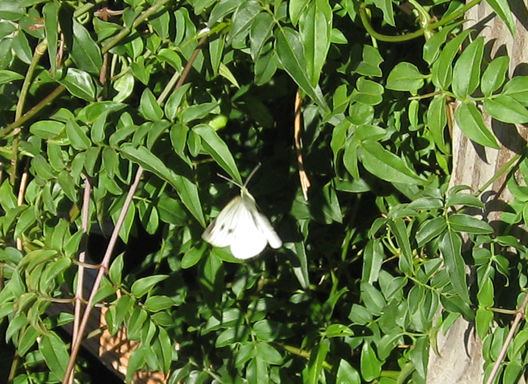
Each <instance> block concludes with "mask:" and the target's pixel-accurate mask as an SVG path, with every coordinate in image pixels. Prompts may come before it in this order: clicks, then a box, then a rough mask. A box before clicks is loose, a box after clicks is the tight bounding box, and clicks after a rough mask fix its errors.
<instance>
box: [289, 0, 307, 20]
mask: <svg viewBox="0 0 528 384" xmlns="http://www.w3.org/2000/svg"><path fill="white" fill-rule="evenodd" d="M309 2H310V0H291V1H288V13H289V14H290V19H291V22H292V24H293V25H297V23H298V22H299V19H300V18H301V16H302V14H303V13H304V12H305V10H306V7H307V6H308V3H309Z"/></svg>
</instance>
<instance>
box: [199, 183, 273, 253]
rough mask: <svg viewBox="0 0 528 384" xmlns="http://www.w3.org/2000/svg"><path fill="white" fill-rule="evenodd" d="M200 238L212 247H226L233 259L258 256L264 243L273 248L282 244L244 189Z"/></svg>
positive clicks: (264, 245)
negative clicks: (228, 248)
mask: <svg viewBox="0 0 528 384" xmlns="http://www.w3.org/2000/svg"><path fill="white" fill-rule="evenodd" d="M202 238H203V239H204V240H205V241H207V242H208V243H210V244H212V245H214V246H215V247H227V246H229V247H230V250H231V253H232V254H233V256H234V257H236V258H237V259H249V258H251V257H254V256H256V255H258V254H259V253H260V252H262V251H263V250H264V248H265V247H266V244H267V243H269V244H270V246H271V247H273V248H279V247H280V246H281V245H282V241H281V239H280V238H279V236H278V235H277V233H276V232H275V230H274V229H273V227H272V226H271V224H270V222H269V220H268V219H267V217H266V216H264V215H263V214H261V213H260V212H259V211H258V209H257V206H256V203H255V199H254V198H253V196H251V194H250V193H249V192H248V191H247V190H246V189H245V188H243V189H242V193H241V195H240V196H237V197H235V198H234V199H233V200H231V201H230V202H229V204H227V205H226V206H225V207H224V209H222V211H221V212H220V213H219V214H218V216H217V217H216V218H215V219H214V220H213V221H212V222H211V224H209V226H208V227H207V229H206V230H205V231H204V233H203V234H202Z"/></svg>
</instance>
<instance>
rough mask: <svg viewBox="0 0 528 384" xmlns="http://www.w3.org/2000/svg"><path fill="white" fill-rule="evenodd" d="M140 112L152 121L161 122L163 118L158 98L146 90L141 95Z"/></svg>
mask: <svg viewBox="0 0 528 384" xmlns="http://www.w3.org/2000/svg"><path fill="white" fill-rule="evenodd" d="M139 112H140V113H141V114H142V115H143V116H144V117H145V118H146V119H147V120H151V121H160V120H161V119H162V117H163V110H162V109H161V107H160V106H159V105H158V102H157V101H156V98H155V97H154V94H153V93H152V91H151V90H150V89H148V88H145V90H144V91H143V93H142V94H141V101H140V102H139Z"/></svg>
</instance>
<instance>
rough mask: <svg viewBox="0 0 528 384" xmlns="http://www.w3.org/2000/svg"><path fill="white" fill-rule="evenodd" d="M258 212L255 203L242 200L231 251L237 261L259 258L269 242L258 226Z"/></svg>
mask: <svg viewBox="0 0 528 384" xmlns="http://www.w3.org/2000/svg"><path fill="white" fill-rule="evenodd" d="M258 215H260V213H259V212H258V211H257V208H256V206H255V203H254V202H251V201H246V200H244V199H242V203H241V207H240V210H239V211H238V217H237V219H238V220H237V223H236V227H235V230H234V231H233V233H234V236H233V238H232V241H231V244H230V250H231V253H232V254H233V256H235V257H236V258H237V259H249V258H251V257H254V256H257V255H258V254H259V253H260V252H262V251H263V250H264V248H265V247H266V244H267V243H268V240H267V239H266V236H264V235H263V233H262V232H261V230H260V228H259V227H258V224H257V216H258Z"/></svg>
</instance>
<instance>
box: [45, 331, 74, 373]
mask: <svg viewBox="0 0 528 384" xmlns="http://www.w3.org/2000/svg"><path fill="white" fill-rule="evenodd" d="M39 351H40V352H41V353H42V356H43V357H44V360H45V361H46V365H47V366H48V368H49V369H50V370H51V373H52V375H53V377H54V378H55V379H56V380H62V378H63V377H64V373H65V372H66V366H67V365H68V360H69V359H70V356H69V354H68V349H67V348H66V344H65V343H64V341H62V339H61V338H60V337H59V336H57V334H55V333H54V332H50V333H47V334H43V335H41V339H40V342H39Z"/></svg>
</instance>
